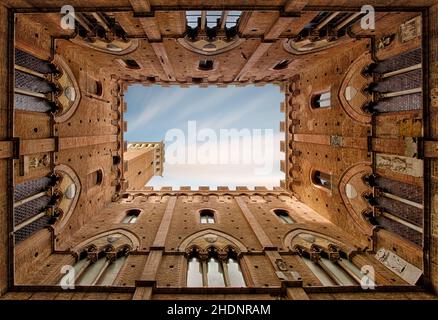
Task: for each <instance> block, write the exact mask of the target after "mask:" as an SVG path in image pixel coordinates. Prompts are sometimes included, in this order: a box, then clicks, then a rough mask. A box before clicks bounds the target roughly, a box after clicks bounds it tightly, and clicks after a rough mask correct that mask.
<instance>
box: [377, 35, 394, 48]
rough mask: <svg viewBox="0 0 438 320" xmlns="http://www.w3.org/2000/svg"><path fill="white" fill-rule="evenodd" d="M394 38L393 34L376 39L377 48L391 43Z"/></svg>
mask: <svg viewBox="0 0 438 320" xmlns="http://www.w3.org/2000/svg"><path fill="white" fill-rule="evenodd" d="M394 39H395V34H391V35H386V36H383V37H381V38H380V39H378V40H377V50H381V49H384V48H386V47H388V46H389V45H391V43H392V42H393V41H394Z"/></svg>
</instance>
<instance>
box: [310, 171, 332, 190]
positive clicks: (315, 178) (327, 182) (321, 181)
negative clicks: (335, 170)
mask: <svg viewBox="0 0 438 320" xmlns="http://www.w3.org/2000/svg"><path fill="white" fill-rule="evenodd" d="M312 182H313V184H315V185H317V186H321V187H324V188H326V189H330V190H331V188H332V176H331V175H330V174H328V173H325V172H321V171H318V170H315V171H314V172H313V174H312Z"/></svg>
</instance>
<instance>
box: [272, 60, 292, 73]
mask: <svg viewBox="0 0 438 320" xmlns="http://www.w3.org/2000/svg"><path fill="white" fill-rule="evenodd" d="M289 63H291V60H289V59H283V60H281V61H279V62H278V63H277V64H276V65H275V66H274V68H273V69H274V70H284V69H286V68H287V67H288V66H289Z"/></svg>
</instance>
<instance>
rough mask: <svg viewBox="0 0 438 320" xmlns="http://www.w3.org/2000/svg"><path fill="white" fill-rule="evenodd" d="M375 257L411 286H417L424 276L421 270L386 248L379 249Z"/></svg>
mask: <svg viewBox="0 0 438 320" xmlns="http://www.w3.org/2000/svg"><path fill="white" fill-rule="evenodd" d="M375 257H376V259H377V260H379V261H380V262H381V263H382V264H383V265H384V266H385V267H387V268H388V269H389V270H391V271H392V272H394V273H395V274H397V275H398V276H400V277H401V278H402V279H403V280H405V281H406V282H408V283H409V284H412V285H415V284H416V283H417V281H418V279H419V278H420V277H421V275H422V274H423V272H422V271H421V270H420V269H418V268H417V267H415V266H414V265H412V264H410V263H409V262H407V261H405V260H404V259H402V258H400V257H399V256H398V255H396V254H395V253H393V252H391V251H389V250H386V249H384V248H381V249H379V251H377V253H376V256H375Z"/></svg>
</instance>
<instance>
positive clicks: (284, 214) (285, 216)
mask: <svg viewBox="0 0 438 320" xmlns="http://www.w3.org/2000/svg"><path fill="white" fill-rule="evenodd" d="M273 211H274V213H275V215H276V216H277V217H278V218H280V220H281V221H283V223H286V224H292V223H294V221H293V220H292V218H291V217H290V216H289V212H288V211H287V210H285V209H274V210H273Z"/></svg>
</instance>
